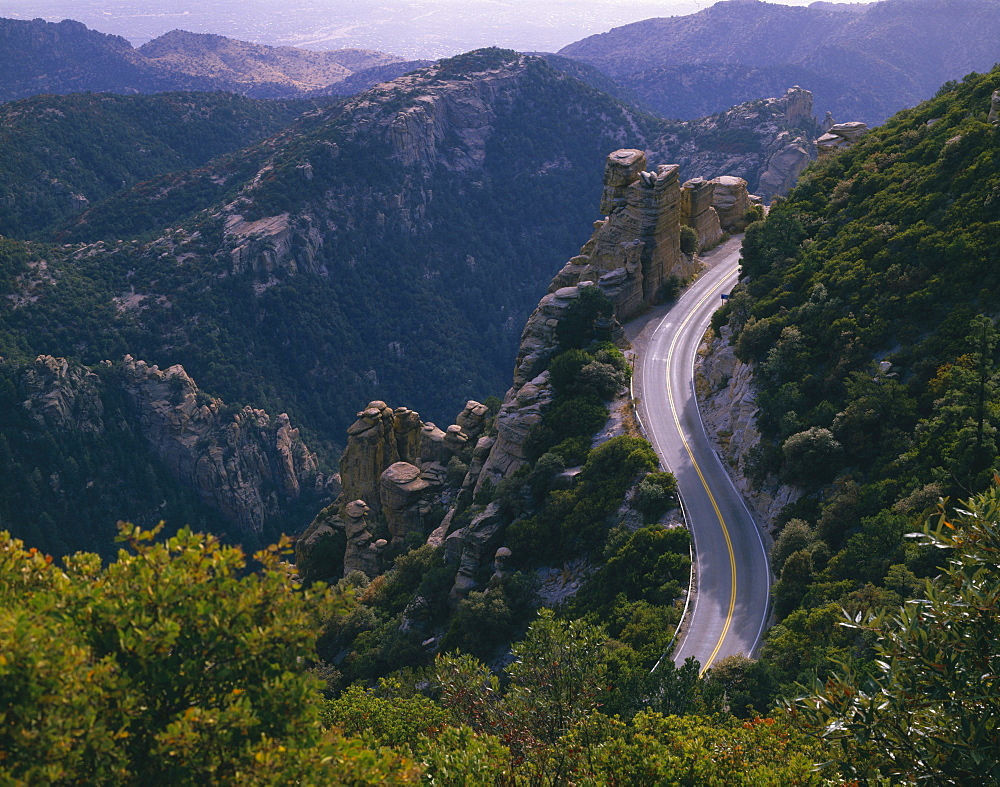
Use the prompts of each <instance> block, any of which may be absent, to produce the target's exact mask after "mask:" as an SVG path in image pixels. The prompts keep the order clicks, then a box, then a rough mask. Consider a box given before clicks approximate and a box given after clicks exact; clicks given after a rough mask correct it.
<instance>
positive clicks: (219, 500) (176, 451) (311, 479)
mask: <svg viewBox="0 0 1000 787" xmlns="http://www.w3.org/2000/svg"><path fill="white" fill-rule="evenodd" d="M121 372H122V376H123V379H124V386H125V390H126V392H127V393H128V394H129V396H130V398H131V400H132V402H133V404H134V405H135V407H136V409H137V411H138V415H139V421H140V425H141V430H142V433H143V435H144V436H145V437H146V439H147V440H148V442H149V444H150V445H151V446H152V448H153V451H154V453H155V454H156V455H157V457H158V458H159V459H160V460H161V461H162V462H163V463H164V464H165V465H166V466H167V468H169V470H170V471H171V473H172V474H173V475H174V476H175V477H177V478H178V479H179V480H181V481H182V482H183V483H184V484H185V485H187V486H189V487H191V488H193V489H194V490H195V491H196V492H197V494H198V497H199V498H200V499H201V500H202V501H203V502H204V503H206V504H207V505H210V506H211V507H213V508H215V509H216V510H217V511H219V512H220V513H221V514H222V515H223V516H224V517H225V518H226V519H227V520H229V521H230V522H233V523H234V524H236V525H237V526H239V528H240V529H241V530H243V531H244V532H246V533H248V534H253V535H260V534H261V533H262V531H263V527H264V522H265V521H266V520H267V519H269V518H271V517H273V516H277V515H278V514H279V513H280V512H281V510H282V508H281V506H282V503H284V502H287V501H289V500H294V499H295V498H297V497H298V496H299V494H300V493H301V491H302V489H303V487H304V486H307V485H309V486H311V485H313V484H314V483H315V481H316V477H317V464H316V457H315V456H314V455H313V454H312V452H310V451H309V449H308V448H307V447H306V445H305V444H304V443H303V442H302V439H301V437H300V436H299V430H298V429H295V428H293V427H292V425H291V423H290V421H289V418H288V415H286V414H285V413H281V414H280V415H278V416H271V415H269V414H268V413H266V412H265V411H264V410H258V409H254V408H252V407H244V408H243V409H242V410H241V411H239V412H237V413H232V414H231V413H229V412H228V410H227V408H226V407H225V405H224V404H223V402H222V401H220V400H219V399H214V398H212V397H210V396H207V395H206V394H204V393H202V392H200V391H199V390H198V388H197V386H196V385H195V383H194V381H193V380H192V379H191V378H190V377H189V376H188V374H187V373H186V372H185V371H184V368H183V367H182V366H179V365H177V366H171V367H170V368H168V369H165V370H161V369H160V368H159V367H157V366H150V365H149V364H147V363H145V362H144V361H137V360H135V359H134V358H133V357H132V356H130V355H127V356H125V359H124V361H123V362H122V364H121Z"/></svg>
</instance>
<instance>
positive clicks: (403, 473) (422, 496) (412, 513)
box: [379, 462, 438, 546]
mask: <svg viewBox="0 0 1000 787" xmlns="http://www.w3.org/2000/svg"><path fill="white" fill-rule="evenodd" d="M436 481H437V478H434V479H432V480H428V479H427V478H425V477H423V476H422V475H421V472H420V468H419V467H417V466H415V465H411V464H410V463H409V462H395V463H393V464H391V465H389V467H387V468H386V469H385V471H384V472H383V473H382V475H381V476H380V478H379V502H380V503H381V506H382V514H383V515H384V516H385V522H386V525H387V526H388V528H389V535H390V536H391V537H392V541H391V543H392V544H393V545H397V546H398V545H399V544H401V543H402V542H403V541H404V540H405V538H406V536H408V535H409V534H410V533H414V532H416V533H420V532H422V530H423V523H424V517H425V516H426V515H427V514H429V513H430V509H431V505H430V501H429V500H428V499H427V492H428V490H429V489H431V488H432V487H434V486H437V485H438V484H436V483H434V482H436Z"/></svg>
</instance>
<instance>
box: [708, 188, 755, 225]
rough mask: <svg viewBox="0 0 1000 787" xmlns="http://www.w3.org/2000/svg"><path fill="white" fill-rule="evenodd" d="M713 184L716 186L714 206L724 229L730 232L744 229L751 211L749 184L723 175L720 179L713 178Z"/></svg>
mask: <svg viewBox="0 0 1000 787" xmlns="http://www.w3.org/2000/svg"><path fill="white" fill-rule="evenodd" d="M712 183H714V184H715V193H714V195H713V199H712V206H713V207H714V208H715V212H716V213H718V214H719V223H720V224H721V225H722V229H724V230H726V231H729V230H736V229H738V228H740V227H742V224H743V222H744V221H745V219H746V215H747V211H748V210H749V209H750V197H749V193H748V192H747V182H746V181H745V180H743V178H736V177H733V176H731V175H723V176H722V177H720V178H713V179H712Z"/></svg>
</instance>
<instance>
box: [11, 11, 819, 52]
mask: <svg viewBox="0 0 1000 787" xmlns="http://www.w3.org/2000/svg"><path fill="white" fill-rule="evenodd" d="M779 2H781V3H782V4H784V5H808V4H809V2H811V0H779ZM709 5H711V3H710V2H703V1H702V0H0V17H7V18H12V19H34V18H37V17H40V18H42V19H45V20H46V21H50V22H56V21H59V20H61V19H66V18H69V19H76V20H77V21H79V22H82V23H83V24H85V25H87V27H90V28H92V29H95V30H99V31H101V32H103V33H114V34H116V35H120V36H123V37H125V38H127V39H128V40H129V41H131V42H132V43H133V44H134V45H136V46H138V45H140V44H142V43H144V42H146V41H148V40H149V39H151V38H155V37H157V36H159V35H162V34H163V33H166V32H168V31H170V30H174V29H178V28H179V29H182V30H190V31H192V32H196V33H217V34H219V35H224V36H228V37H230V38H237V39H241V40H245V41H256V42H259V43H262V44H271V45H291V46H301V47H304V48H307V49H341V48H345V47H359V48H364V49H380V50H382V51H384V52H392V53H394V54H397V55H401V56H403V57H407V58H428V59H435V58H439V57H446V56H449V55H454V54H457V53H459V52H465V51H468V50H470V49H475V48H478V47H482V46H492V45H497V46H503V47H508V48H511V49H518V50H521V51H549V52H554V51H556V50H558V49H560V48H561V47H563V46H565V45H566V44H570V43H572V42H573V41H578V40H579V39H581V38H584V37H586V36H588V35H592V34H594V33H602V32H605V31H607V30H609V29H611V28H612V27H618V26H620V25H624V24H628V23H629V22H636V21H639V20H642V19H649V18H650V17H657V16H677V15H684V14H691V13H694V12H696V11H699V10H701V9H702V8H706V7H708V6H709Z"/></svg>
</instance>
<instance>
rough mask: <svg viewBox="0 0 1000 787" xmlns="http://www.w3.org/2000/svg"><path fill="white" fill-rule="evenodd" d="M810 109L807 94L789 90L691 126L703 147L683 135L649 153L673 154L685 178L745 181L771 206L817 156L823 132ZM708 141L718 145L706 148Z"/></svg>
mask: <svg viewBox="0 0 1000 787" xmlns="http://www.w3.org/2000/svg"><path fill="white" fill-rule="evenodd" d="M812 107H813V104H812V94H811V93H810V92H809V91H808V90H803V89H802V88H800V87H793V88H789V89H788V90H787V91H786V92H785V94H784V95H783V96H780V97H778V98H767V99H759V100H757V101H749V102H747V103H745V104H739V105H737V106H734V107H732V108H731V109H729V110H727V111H726V112H723V113H721V114H718V115H713V116H712V117H707V118H703V119H701V120H693V121H689V123H688V124H687V127H688V128H687V134H691V135H693V138H694V139H697V140H703V142H702V143H701V145H703V147H701V146H699V145H696V144H694V143H692V142H690V141H688V140H689V138H688V137H687V136H686V135H685V136H684V137H677V138H669V137H668V138H665V139H663V140H660V141H658V142H657V143H654V144H653V145H651V146H650V148H651V149H652V150H654V151H657V152H660V151H669V155H670V160H671V161H673V162H674V163H676V164H678V165H680V167H681V169H682V170H683V171H684V172H686V173H692V174H700V175H702V176H703V177H705V178H715V177H720V176H729V177H737V178H742V179H743V180H745V181H746V182H747V184H748V188H749V189H750V191H751V192H753V193H756V194H760V195H761V196H762V197H764V199H765V201H768V202H769V201H770V200H771V199H772V198H773V197H775V196H780V195H782V194H785V193H787V191H788V189H790V188H791V186H792V185H794V182H795V179H796V178H797V177H798V175H799V174H800V173H801V171H802V169H803V168H804V167H805V166H806V164H808V162H809V161H811V160H812V159H814V158H815V157H816V145H815V143H814V142H813V140H814V139H815V138H816V137H817V136H819V134H820V131H821V129H820V126H819V125H818V124H817V123H816V121H815V120H814V119H813V117H812ZM710 140H713V141H714V142H713V143H712V144H708V143H709V141H710ZM660 155H663V153H662V152H661V153H660ZM723 229H725V223H724V222H723Z"/></svg>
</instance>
